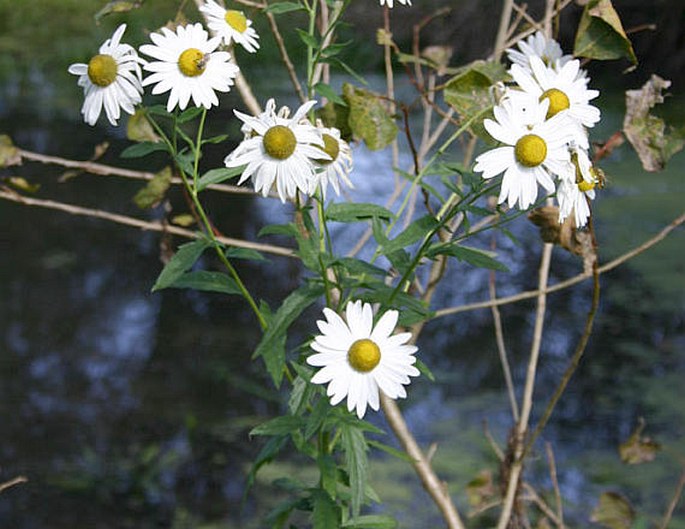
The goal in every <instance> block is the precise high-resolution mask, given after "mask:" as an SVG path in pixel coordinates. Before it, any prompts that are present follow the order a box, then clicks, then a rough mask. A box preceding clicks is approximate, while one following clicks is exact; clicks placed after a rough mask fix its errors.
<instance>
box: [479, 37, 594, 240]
mask: <svg viewBox="0 0 685 529" xmlns="http://www.w3.org/2000/svg"><path fill="white" fill-rule="evenodd" d="M507 54H508V57H509V59H510V60H511V61H512V63H513V64H512V66H511V68H510V69H509V74H510V75H511V77H512V78H513V80H514V82H515V85H513V86H509V87H507V88H506V89H505V91H504V93H503V95H502V97H501V99H500V101H499V103H498V104H497V105H496V106H495V108H494V117H495V119H494V120H492V119H486V120H485V121H484V126H485V129H486V130H487V131H488V133H489V134H490V135H491V136H492V137H493V138H494V139H495V140H497V141H499V142H500V143H502V144H503V145H502V146H500V147H497V148H495V149H492V150H490V151H487V152H485V153H483V154H481V155H480V156H479V157H478V158H477V159H476V164H475V167H474V170H475V171H478V172H481V173H482V176H483V178H492V177H494V176H497V175H499V174H501V173H504V176H503V178H502V186H501V190H500V194H499V200H498V202H499V203H500V204H501V203H504V202H507V203H508V205H509V207H514V206H516V205H518V207H519V208H521V209H527V208H528V207H530V206H531V205H532V204H533V203H535V201H536V200H537V197H538V184H539V185H541V186H542V187H543V188H544V189H545V190H546V191H547V192H548V193H554V192H555V191H556V193H557V199H558V201H559V221H560V222H562V221H564V220H565V219H566V218H567V217H568V216H570V215H571V213H572V212H575V213H574V215H575V216H574V218H575V222H576V226H577V227H581V226H584V225H585V224H586V223H587V219H588V218H589V216H590V208H589V206H588V203H587V198H589V199H593V198H594V190H593V188H594V187H595V185H596V184H597V177H596V171H595V169H594V168H593V166H592V163H591V162H590V158H589V155H588V149H589V141H588V133H587V129H588V128H591V127H593V126H594V125H595V124H596V123H597V122H598V121H599V119H600V112H599V109H597V108H596V107H594V106H592V105H591V104H590V103H589V102H590V101H591V100H592V99H594V98H595V97H597V96H598V95H599V92H598V91H597V90H591V89H589V88H588V83H589V81H590V80H589V78H588V77H587V74H586V72H585V71H584V70H582V69H581V68H580V62H579V61H578V60H577V59H574V58H573V57H571V56H570V55H564V54H563V52H562V49H561V46H559V44H558V43H557V42H556V41H554V40H551V39H547V38H545V37H544V35H543V34H542V33H540V32H537V33H536V34H534V35H532V36H530V37H529V38H528V39H526V40H525V41H521V42H519V43H518V50H516V49H509V50H507ZM555 182H556V183H558V185H556V184H555ZM586 197H587V198H586Z"/></svg>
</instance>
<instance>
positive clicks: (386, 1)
mask: <svg viewBox="0 0 685 529" xmlns="http://www.w3.org/2000/svg"><path fill="white" fill-rule="evenodd" d="M397 1H398V2H399V3H400V4H402V5H404V6H410V5H411V0H397ZM380 2H381V5H382V6H384V5H387V6H388V8H390V9H392V7H393V0H380Z"/></svg>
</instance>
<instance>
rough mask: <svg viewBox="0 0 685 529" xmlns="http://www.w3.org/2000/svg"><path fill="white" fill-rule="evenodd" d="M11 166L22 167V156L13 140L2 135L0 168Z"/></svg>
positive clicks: (0, 140) (0, 137)
mask: <svg viewBox="0 0 685 529" xmlns="http://www.w3.org/2000/svg"><path fill="white" fill-rule="evenodd" d="M11 165H21V154H19V149H18V148H17V147H15V146H14V144H13V143H12V138H10V137H9V136H8V135H7V134H0V167H9V166H11Z"/></svg>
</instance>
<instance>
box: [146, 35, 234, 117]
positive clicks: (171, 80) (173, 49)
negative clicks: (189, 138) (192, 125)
mask: <svg viewBox="0 0 685 529" xmlns="http://www.w3.org/2000/svg"><path fill="white" fill-rule="evenodd" d="M160 31H161V33H151V34H150V39H151V40H152V42H153V43H154V44H145V45H143V46H141V47H140V51H141V53H144V54H145V55H148V56H150V57H152V58H153V59H156V61H154V62H150V63H148V64H146V65H145V66H144V68H145V70H147V71H148V72H152V73H151V75H148V76H147V77H146V78H145V80H144V81H143V86H147V85H151V84H154V85H155V86H154V87H153V89H152V94H153V95H157V94H163V93H165V92H169V99H168V101H167V106H166V108H167V111H168V112H171V111H172V110H173V109H174V108H175V107H176V105H178V107H179V108H180V109H181V110H184V109H185V108H186V107H187V106H188V102H189V101H190V98H191V97H192V99H193V103H194V104H195V106H198V107H199V106H203V107H205V108H210V107H212V105H218V104H219V99H218V98H217V96H216V93H215V92H228V91H229V90H230V89H231V85H233V79H234V78H235V76H236V75H237V74H238V71H239V69H238V67H237V66H236V65H235V64H233V63H232V62H231V55H230V54H229V53H228V52H226V51H216V49H217V47H218V46H219V44H220V43H221V38H220V37H215V38H213V39H210V38H209V35H208V34H207V31H205V30H204V29H203V27H202V25H201V24H199V23H198V24H189V25H187V26H179V27H178V28H176V31H175V32H174V31H171V30H170V29H168V28H162V29H161V30H160Z"/></svg>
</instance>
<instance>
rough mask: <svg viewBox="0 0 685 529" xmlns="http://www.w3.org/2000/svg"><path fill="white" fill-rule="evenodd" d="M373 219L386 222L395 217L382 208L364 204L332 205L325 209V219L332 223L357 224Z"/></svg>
mask: <svg viewBox="0 0 685 529" xmlns="http://www.w3.org/2000/svg"><path fill="white" fill-rule="evenodd" d="M373 217H378V218H379V219H382V220H386V221H387V220H390V219H392V218H394V217H395V215H394V214H393V213H392V211H390V210H388V209H386V208H384V207H383V206H379V205H377V204H369V203H365V202H360V203H351V202H341V203H333V204H330V205H329V206H328V207H327V208H326V218H327V219H328V220H331V221H334V222H359V221H362V220H368V219H370V218H373Z"/></svg>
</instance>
